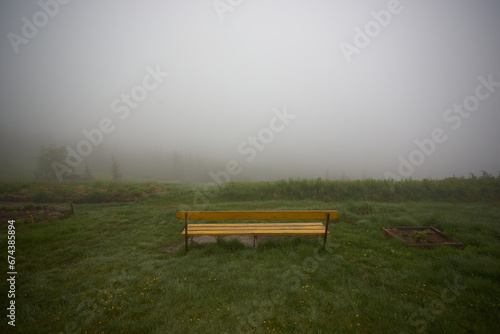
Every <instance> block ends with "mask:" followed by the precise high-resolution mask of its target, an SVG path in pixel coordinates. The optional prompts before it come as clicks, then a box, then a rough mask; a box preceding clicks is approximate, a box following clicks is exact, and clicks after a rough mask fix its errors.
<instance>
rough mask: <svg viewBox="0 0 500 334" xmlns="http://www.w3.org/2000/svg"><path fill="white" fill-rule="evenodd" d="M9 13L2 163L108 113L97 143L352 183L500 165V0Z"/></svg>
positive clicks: (139, 4) (19, 6)
mask: <svg viewBox="0 0 500 334" xmlns="http://www.w3.org/2000/svg"><path fill="white" fill-rule="evenodd" d="M61 2H64V1H62V0H61ZM44 7H45V9H44ZM387 14H389V16H388V15H387ZM0 22H1V25H0V35H1V38H2V39H1V46H0V66H1V69H0V71H1V72H0V73H1V74H0V78H1V79H0V87H1V89H0V113H1V114H0V139H1V143H0V165H6V164H9V165H10V166H12V165H15V163H16V162H17V161H20V162H23V161H27V160H26V159H29V158H30V157H34V156H36V155H37V153H38V150H39V148H40V145H42V144H45V145H51V144H54V145H69V146H71V147H73V148H75V149H76V145H77V144H78V142H79V141H81V140H85V139H86V137H85V136H84V135H83V134H82V131H84V130H87V131H91V130H92V129H94V128H99V126H100V122H101V121H102V120H103V119H109V120H110V121H111V122H112V125H109V124H108V125H107V129H108V130H109V133H104V134H103V138H102V142H101V143H99V146H102V147H105V148H109V149H110V150H116V151H121V152H126V151H127V150H135V149H137V150H140V149H155V150H163V151H165V152H169V151H173V150H178V151H181V152H186V153H190V154H194V155H200V156H207V157H216V158H217V159H219V160H221V161H230V160H236V161H238V162H239V163H240V164H241V165H242V166H248V165H250V164H261V165H270V166H273V168H275V169H280V168H283V169H284V170H285V169H287V170H288V169H290V168H291V167H292V166H293V167H295V166H297V170H299V169H300V170H302V171H306V172H305V173H306V174H307V171H308V170H311V171H315V172H317V171H324V170H326V169H328V170H329V171H331V173H332V174H333V175H338V174H339V173H340V172H341V171H343V172H345V174H347V175H349V176H351V177H353V178H357V177H361V176H362V175H365V176H369V177H373V178H384V177H385V176H386V175H385V174H384V173H386V172H391V173H393V174H394V175H400V176H402V177H407V176H408V177H412V178H416V179H418V178H424V177H432V178H443V177H448V176H452V175H453V174H455V175H457V176H460V175H467V174H468V173H469V172H474V173H480V170H486V171H488V172H490V173H492V174H494V175H495V176H496V175H497V172H498V171H499V170H500V154H499V153H500V152H499V151H500V150H499V147H500V145H499V144H500V131H499V127H500V38H499V36H500V2H499V1H497V0H489V1H466V0H447V1H430V0H429V1H410V0H401V1H394V0H391V1H334V0H324V1H317V0H315V1H305V0H303V1H293V0H275V1H272V0H271V1H269V0H256V1H249V0H246V1H236V0H233V1H228V0H220V1H212V0H204V1H168V0H149V1H132V0H113V1H111V0H104V1H83V0H72V1H69V2H68V3H67V4H60V3H59V2H56V1H55V0H41V1H40V2H38V1H13V0H8V1H2V2H1V4H0ZM36 24H38V26H39V27H37V25H36ZM33 28H34V29H33ZM370 29H371V30H370ZM370 35H371V36H370ZM346 50H347V51H346ZM151 72H153V73H154V75H153V74H151ZM167 73H168V75H167ZM145 87H146V88H147V89H146V88H145ZM144 92H145V94H146V95H144ZM134 94H135V96H136V97H137V98H138V100H134V97H133V96H132V95H134ZM141 94H142V95H141ZM127 96H128V100H127ZM131 96H132V97H131ZM127 101H128V102H127ZM457 105H458V107H456V106H457ZM464 105H465V106H464ZM132 106H133V107H132ZM454 106H455V107H456V108H455V109H453V108H454ZM461 106H462V107H461ZM460 108H461V109H460ZM273 110H274V111H273ZM284 110H286V111H284ZM468 110H470V111H468ZM280 112H281V114H280V115H283V113H285V114H288V115H289V116H290V115H293V116H294V118H292V116H290V118H288V119H286V120H285V121H284V120H282V119H275V118H276V117H277V116H276V115H277V114H276V113H280ZM286 123H288V124H286ZM111 128H112V130H110V129H111ZM265 128H267V130H263V129H265ZM269 129H270V130H269ZM433 133H434V137H435V138H434V139H432V138H433V137H432V136H433ZM259 134H260V135H261V137H262V138H264V139H265V143H263V142H262V141H259V142H258V143H257V144H256V145H257V146H258V147H259V149H257V146H252V144H251V143H250V141H249V139H248V138H249V136H254V137H256V138H257V139H258V140H259ZM270 136H272V137H270ZM416 141H420V142H421V143H424V144H422V145H423V146H422V147H423V148H419V146H418V145H417V144H416ZM245 142H246V143H245ZM425 145H427V146H425ZM262 146H263V148H262ZM252 147H254V148H255V152H256V154H251V153H250V148H252ZM261 149H262V150H261ZM419 150H420V151H419ZM426 150H427V153H425V152H423V151H426ZM417 151H419V152H420V153H419V152H417ZM245 152H246V153H245ZM422 152H423V153H422ZM91 154H92V153H91ZM251 157H253V159H250V158H251ZM401 158H403V159H404V160H405V161H407V162H408V163H409V164H411V168H413V169H414V170H413V171H412V170H411V168H410V170H409V169H408V168H407V167H406V168H402V169H401V168H400V165H401V161H402V160H401ZM249 159H250V160H251V161H248V160H249ZM398 168H399V169H400V171H402V173H401V172H398ZM0 170H2V167H1V166H0ZM5 170H7V169H5ZM243 173H244V171H243ZM398 173H399V174H398ZM298 176H299V175H298ZM300 176H302V177H303V176H307V175H305V174H301V175H300ZM311 176H315V174H314V173H311Z"/></svg>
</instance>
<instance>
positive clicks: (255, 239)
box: [253, 235, 257, 249]
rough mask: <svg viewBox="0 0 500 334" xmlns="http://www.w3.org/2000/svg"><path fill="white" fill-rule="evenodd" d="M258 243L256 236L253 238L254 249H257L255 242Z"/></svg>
mask: <svg viewBox="0 0 500 334" xmlns="http://www.w3.org/2000/svg"><path fill="white" fill-rule="evenodd" d="M256 241H257V236H256V235H254V236H253V249H255V242H256Z"/></svg>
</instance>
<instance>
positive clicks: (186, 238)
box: [184, 212, 188, 253]
mask: <svg viewBox="0 0 500 334" xmlns="http://www.w3.org/2000/svg"><path fill="white" fill-rule="evenodd" d="M184 226H185V230H184V231H185V233H186V234H184V239H185V240H184V241H185V243H186V253H187V251H188V214H187V212H186V213H185V214H184Z"/></svg>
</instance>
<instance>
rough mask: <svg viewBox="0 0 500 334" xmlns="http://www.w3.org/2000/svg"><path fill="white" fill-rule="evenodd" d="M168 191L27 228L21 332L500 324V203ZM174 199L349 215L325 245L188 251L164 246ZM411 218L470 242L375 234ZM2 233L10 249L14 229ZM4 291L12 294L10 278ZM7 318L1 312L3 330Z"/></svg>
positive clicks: (19, 251) (19, 254)
mask: <svg viewBox="0 0 500 334" xmlns="http://www.w3.org/2000/svg"><path fill="white" fill-rule="evenodd" d="M237 186H240V187H243V186H242V185H231V187H237ZM252 187H253V188H252ZM260 187H270V186H269V185H267V186H266V185H263V184H253V185H249V186H248V189H246V190H245V191H243V193H244V196H243V194H240V195H241V198H243V197H247V196H250V195H249V194H251V192H252V191H253V190H252V189H254V188H260ZM164 188H165V189H167V190H168V191H165V192H162V193H157V194H155V196H148V197H142V198H141V199H139V200H137V201H135V202H127V203H97V204H91V203H86V204H77V205H75V216H74V217H69V218H66V219H63V220H54V221H47V222H41V223H36V224H25V225H23V226H19V227H18V229H17V230H16V254H15V255H16V262H17V263H16V270H17V272H18V275H17V281H16V285H17V289H16V290H17V291H16V294H17V296H16V311H17V313H16V316H17V317H16V330H17V331H18V332H23V333H59V332H64V333H85V332H87V333H119V332H123V333H239V332H241V333H269V332H275V333H351V332H354V333H401V332H408V333H415V332H439V333H443V332H458V333H467V332H475V333H491V332H494V331H496V329H497V328H498V327H499V326H500V306H499V305H500V300H499V296H500V286H499V282H500V266H499V265H498V259H500V247H499V243H500V206H499V205H498V204H499V203H498V202H495V201H491V200H488V201H483V202H477V201H476V202H469V201H466V202H458V203H449V202H444V201H441V202H436V201H420V202H416V201H404V202H399V203H395V202H387V201H385V202H381V201H368V200H347V201H337V200H327V199H326V198H322V199H321V200H318V199H316V200H314V199H305V198H301V199H293V198H291V196H290V197H288V198H273V199H269V198H266V197H262V198H260V197H259V196H257V197H256V198H254V199H250V198H245V199H244V200H240V198H239V197H237V196H235V197H233V198H232V199H230V198H228V197H227V196H226V193H225V192H224V191H225V190H224V189H223V188H222V189H220V191H219V192H218V193H216V194H215V196H212V197H210V198H208V200H207V201H205V202H203V204H202V205H201V204H200V205H195V204H192V203H193V196H194V195H193V194H196V193H199V190H200V188H198V189H197V192H193V190H192V189H191V188H189V187H187V186H183V185H176V186H173V185H164ZM183 203H187V204H188V205H187V206H186V205H184V204H183ZM179 206H182V207H184V208H196V209H200V208H201V209H210V210H290V209H295V210H300V209H336V210H338V211H339V212H340V217H339V219H338V220H336V221H334V222H335V223H334V224H332V225H331V227H330V233H331V234H330V237H329V238H328V242H327V248H326V250H325V251H323V250H322V249H321V243H318V242H316V238H307V237H294V238H291V237H290V238H285V239H284V240H269V241H266V242H263V243H260V244H259V246H258V251H257V252H255V251H254V250H253V248H252V247H250V246H246V245H243V244H242V243H240V242H237V241H223V240H219V241H218V242H216V243H211V244H193V245H190V251H189V252H188V253H187V254H185V253H184V247H180V248H179V249H178V250H176V251H173V252H169V251H167V246H171V245H177V244H180V243H182V242H183V238H182V237H181V235H180V233H181V231H182V229H183V222H180V221H178V220H176V219H175V212H176V211H177V210H178V208H179ZM414 225H418V226H427V225H433V226H435V227H436V228H438V229H440V230H442V231H444V232H445V233H447V234H448V235H450V236H451V237H453V238H455V239H457V240H459V241H461V242H463V243H465V244H467V245H468V246H467V247H466V248H465V249H464V250H457V249H452V248H445V247H442V248H437V249H434V250H417V249H413V248H408V247H406V246H405V245H404V244H403V243H402V242H399V241H397V240H387V239H386V238H385V236H384V235H383V233H382V232H381V230H380V228H381V227H383V226H414ZM1 236H2V238H1V239H2V241H1V242H2V244H3V245H4V246H3V248H2V249H4V251H3V254H4V257H5V258H6V257H7V253H6V245H7V240H6V239H7V230H6V229H5V227H3V228H2V230H1ZM4 270H5V272H7V271H8V270H7V264H6V263H5V267H4ZM0 290H1V291H3V292H2V293H5V292H6V291H8V286H7V282H6V281H5V280H4V281H3V282H2V283H1V284H0ZM2 303H3V304H2V309H4V310H5V309H6V307H7V300H6V298H4V299H3V302H2ZM4 312H6V311H4ZM8 327H9V326H7V320H6V319H5V316H4V320H2V322H1V324H0V331H2V332H5V330H6V329H7V328H8Z"/></svg>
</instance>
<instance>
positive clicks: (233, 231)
mask: <svg viewBox="0 0 500 334" xmlns="http://www.w3.org/2000/svg"><path fill="white" fill-rule="evenodd" d="M182 234H183V235H185V234H186V230H184V231H183V232H182ZM264 234H267V235H304V234H308V235H324V234H325V226H324V225H323V224H322V223H289V224H264V223H260V224H188V235H264Z"/></svg>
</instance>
